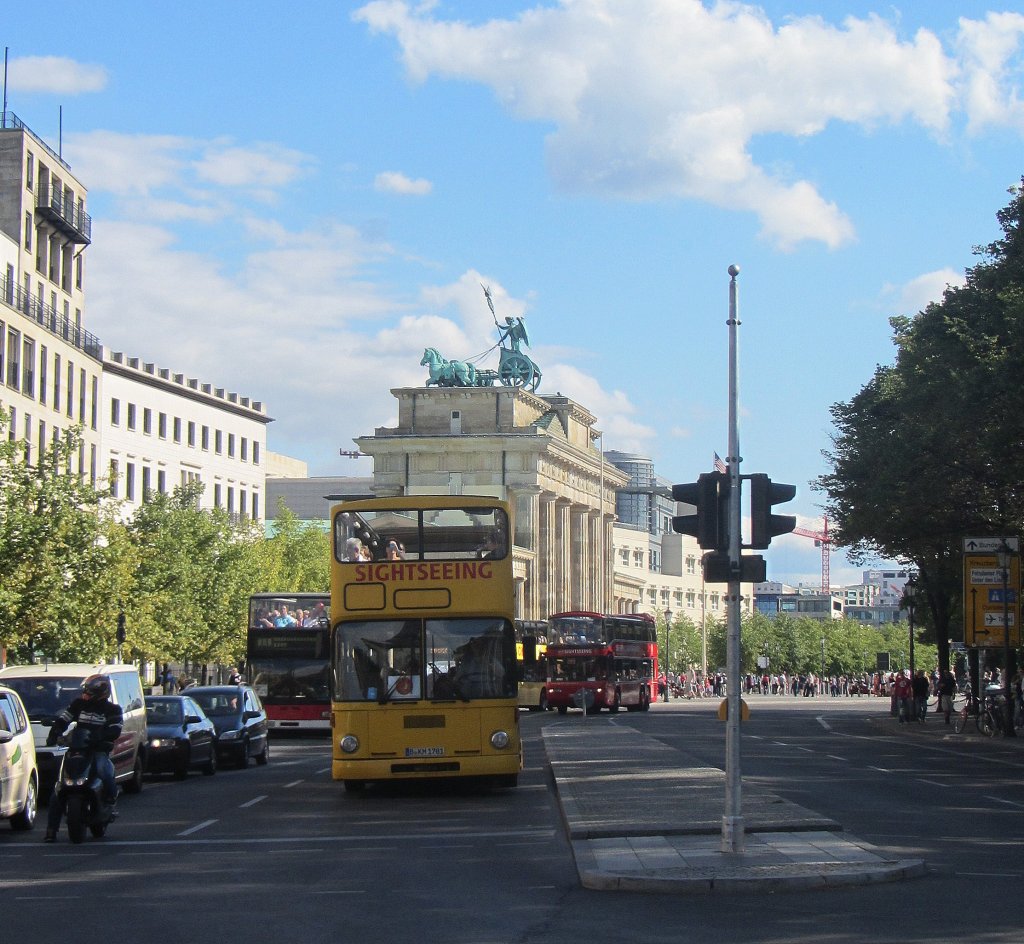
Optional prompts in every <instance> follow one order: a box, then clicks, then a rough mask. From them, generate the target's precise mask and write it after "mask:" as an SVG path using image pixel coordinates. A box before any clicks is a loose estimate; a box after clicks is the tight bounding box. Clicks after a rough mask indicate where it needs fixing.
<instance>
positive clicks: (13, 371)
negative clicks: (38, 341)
mask: <svg viewBox="0 0 1024 944" xmlns="http://www.w3.org/2000/svg"><path fill="white" fill-rule="evenodd" d="M20 357H21V332H20V331H15V330H14V329H13V328H8V329H7V386H8V387H13V388H14V389H15V390H17V389H18V388H19V387H20V386H21V361H20V359H19V358H20Z"/></svg>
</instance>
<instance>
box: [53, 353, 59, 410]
mask: <svg viewBox="0 0 1024 944" xmlns="http://www.w3.org/2000/svg"><path fill="white" fill-rule="evenodd" d="M53 409H54V411H55V412H57V413H59V412H60V355H59V354H54V355H53Z"/></svg>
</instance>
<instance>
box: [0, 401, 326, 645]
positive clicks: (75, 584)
mask: <svg viewBox="0 0 1024 944" xmlns="http://www.w3.org/2000/svg"><path fill="white" fill-rule="evenodd" d="M5 426H6V415H5V414H4V413H3V411H2V410H0V572H2V573H3V575H4V579H3V580H2V581H0V646H2V647H4V648H6V650H7V654H8V657H9V659H10V660H11V661H14V662H27V661H32V660H34V659H36V658H47V659H52V660H59V661H80V660H88V661H92V660H100V659H110V658H113V657H114V656H115V655H116V654H117V652H118V644H117V638H116V634H117V624H118V616H119V614H121V613H123V614H124V616H125V625H126V636H127V638H126V641H125V647H124V650H123V654H124V655H125V656H126V657H130V658H133V659H135V660H138V661H146V662H152V661H157V660H159V661H165V660H169V661H176V662H186V661H187V662H190V663H199V664H206V663H222V664H237V663H238V662H239V661H240V660H241V658H242V657H243V656H244V653H245V641H246V629H247V616H248V598H249V596H250V595H251V594H252V593H256V592H259V591H265V590H272V591H276V590H284V591H322V592H326V591H327V590H328V589H329V555H330V548H329V541H328V537H327V535H326V534H325V532H324V531H323V530H322V529H321V528H318V527H315V526H312V525H304V524H302V523H301V522H299V521H298V520H297V519H296V518H295V516H294V514H292V513H291V512H290V511H289V510H288V509H286V508H284V507H283V506H282V507H281V508H280V509H279V515H280V520H279V521H278V527H277V530H276V533H275V535H274V536H273V537H272V538H269V539H268V538H267V537H265V535H264V533H263V529H262V527H260V526H258V525H257V524H255V523H253V522H251V521H248V520H245V519H242V520H234V519H233V518H232V517H231V516H230V515H229V514H228V513H227V512H225V511H224V510H223V509H213V510H202V509H200V508H199V507H198V505H199V498H200V496H201V494H202V488H203V486H202V485H201V484H200V483H192V484H190V485H187V486H182V487H181V488H178V489H175V491H174V492H173V493H172V494H169V495H165V494H159V493H148V494H147V495H146V501H145V502H144V503H143V504H142V506H141V507H139V508H138V509H137V510H136V512H135V514H134V515H133V516H132V518H131V520H130V521H128V522H127V523H124V522H122V521H121V520H120V517H121V505H120V504H119V503H118V502H117V501H116V500H115V499H113V498H112V496H111V494H110V492H109V491H107V490H105V489H102V488H96V487H93V486H92V485H90V484H89V483H88V482H87V481H86V480H85V479H83V477H82V476H80V475H78V474H73V473H71V472H70V459H71V457H73V456H75V455H76V454H77V452H78V446H79V443H80V441H81V438H80V431H79V430H76V429H72V430H70V431H68V432H67V433H66V434H65V435H64V437H63V438H62V440H61V441H60V442H58V443H55V444H53V445H52V447H49V448H44V449H43V451H42V455H41V456H39V459H38V461H37V462H36V463H35V464H32V463H30V462H28V461H26V457H25V446H24V443H22V442H16V441H12V440H9V439H8V437H7V436H6V434H5Z"/></svg>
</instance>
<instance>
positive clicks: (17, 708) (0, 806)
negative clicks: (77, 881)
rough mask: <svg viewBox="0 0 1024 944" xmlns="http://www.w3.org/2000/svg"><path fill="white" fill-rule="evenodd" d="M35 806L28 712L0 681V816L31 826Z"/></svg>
mask: <svg viewBox="0 0 1024 944" xmlns="http://www.w3.org/2000/svg"><path fill="white" fill-rule="evenodd" d="M38 808H39V772H38V771H37V770H36V748H35V744H34V743H33V738H32V728H31V727H29V722H28V714H27V713H26V711H25V706H24V705H23V704H22V703H21V698H19V697H18V693H17V692H16V691H14V690H13V689H10V688H5V687H4V686H3V685H0V817H5V818H7V819H9V820H10V821H11V828H12V829H31V828H32V826H33V824H34V823H35V821H36V811H37V809H38Z"/></svg>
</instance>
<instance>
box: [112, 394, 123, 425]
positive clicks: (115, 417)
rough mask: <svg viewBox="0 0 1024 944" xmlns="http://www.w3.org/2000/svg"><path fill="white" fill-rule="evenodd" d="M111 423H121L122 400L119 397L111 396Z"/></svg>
mask: <svg viewBox="0 0 1024 944" xmlns="http://www.w3.org/2000/svg"><path fill="white" fill-rule="evenodd" d="M110 425H111V426H120V425H121V401H120V400H119V399H118V398H117V397H111V398H110Z"/></svg>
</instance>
